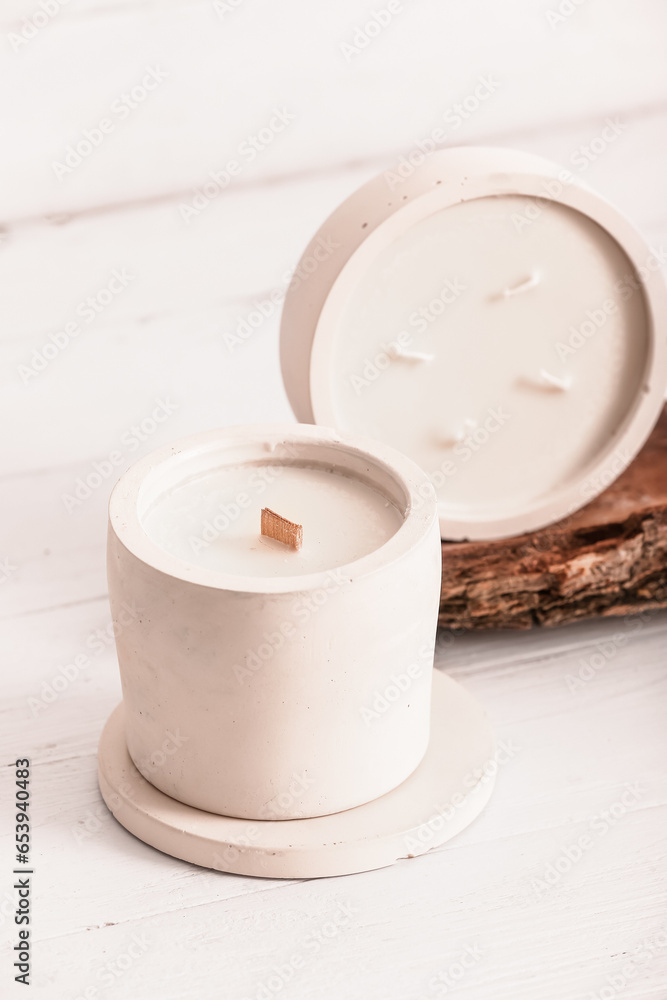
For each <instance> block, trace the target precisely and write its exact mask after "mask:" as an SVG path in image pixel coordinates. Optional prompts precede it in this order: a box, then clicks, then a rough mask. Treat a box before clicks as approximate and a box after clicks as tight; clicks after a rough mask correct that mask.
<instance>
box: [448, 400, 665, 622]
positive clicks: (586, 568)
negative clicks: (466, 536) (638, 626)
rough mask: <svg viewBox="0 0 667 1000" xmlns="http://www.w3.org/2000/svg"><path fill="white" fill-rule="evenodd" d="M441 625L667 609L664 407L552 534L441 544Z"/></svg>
mask: <svg viewBox="0 0 667 1000" xmlns="http://www.w3.org/2000/svg"><path fill="white" fill-rule="evenodd" d="M442 570H443V575H442V592H441V602H440V624H441V625H444V626H445V627H456V628H466V629H488V628H531V627H532V626H534V625H557V624H561V623H563V622H570V621H575V620H577V619H579V618H587V617H591V616H596V615H605V616H606V615H626V614H629V613H632V612H639V611H646V610H649V609H656V608H664V607H667V407H665V409H663V412H662V414H661V417H660V419H659V421H658V423H657V425H656V427H655V429H654V431H653V433H652V435H651V437H650V438H649V440H648V441H647V443H646V445H645V446H644V448H643V449H642V451H641V452H640V454H639V455H638V456H637V458H636V459H635V460H634V461H633V462H632V463H631V464H630V465H629V466H628V467H627V468H626V469H625V471H624V472H623V473H622V474H621V475H620V477H619V478H618V479H617V480H616V481H615V482H614V483H612V485H611V486H610V487H609V488H608V489H607V490H605V491H604V493H602V494H600V496H598V497H596V499H595V500H593V501H592V502H591V503H589V504H587V505H586V506H585V507H583V508H582V509H581V510H578V511H576V512H575V513H574V514H571V515H570V516H569V517H567V518H565V519H564V520H562V521H559V522H558V523H557V524H554V525H549V526H548V527H547V528H543V529H542V530H540V531H536V532H532V533H530V534H526V535H520V536H518V537H516V538H507V539H501V540H498V541H493V542H453V543H452V542H443V543H442Z"/></svg>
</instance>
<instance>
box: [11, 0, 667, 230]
mask: <svg viewBox="0 0 667 1000" xmlns="http://www.w3.org/2000/svg"><path fill="white" fill-rule="evenodd" d="M400 6H401V10H400V12H399V13H397V14H396V15H395V17H394V18H393V19H392V21H391V23H390V24H389V25H388V26H387V27H386V29H384V30H382V31H381V32H379V34H378V36H377V37H376V38H375V39H373V40H372V41H371V42H369V44H368V45H366V46H365V47H364V48H361V49H360V50H359V51H358V52H357V53H356V54H355V55H353V56H352V57H350V61H347V59H346V56H345V54H344V53H343V52H342V51H341V45H342V44H343V43H346V44H350V43H354V38H355V33H356V32H357V30H358V29H359V28H363V26H364V25H365V23H366V22H367V21H368V19H369V18H371V17H372V13H373V10H374V8H373V5H371V4H367V3H358V2H355V0H345V2H342V3H339V4H335V5H324V6H321V5H320V6H315V5H312V4H306V3H305V2H302V3H300V4H298V5H293V6H292V7H291V8H290V9H289V11H287V12H286V11H284V10H283V9H282V8H281V7H278V6H277V5H275V4H271V3H270V0H253V2H247V3H244V4H242V5H240V6H239V8H238V9H237V10H236V11H235V12H234V13H233V15H231V16H229V17H224V16H223V17H219V16H218V15H217V14H216V10H215V7H214V5H213V4H212V3H210V2H200V3H191V4H186V5H183V6H173V5H171V4H170V5H168V6H167V7H165V8H164V9H160V10H159V12H158V11H157V10H156V8H155V7H153V6H150V5H149V6H145V5H142V6H137V7H128V6H126V5H123V6H121V7H119V9H117V10H116V9H114V8H113V5H108V6H105V8H104V9H103V10H102V11H100V12H99V13H98V15H97V16H95V17H87V18H82V17H81V16H75V15H74V13H73V14H72V15H69V16H68V14H67V12H66V11H65V10H62V11H61V12H60V14H59V15H58V16H55V17H53V18H52V19H51V21H50V22H49V23H48V24H47V25H46V26H45V27H44V28H42V29H41V30H40V32H39V33H38V35H37V37H36V38H34V39H33V40H32V41H30V42H28V43H26V45H25V46H19V51H18V52H13V51H11V50H9V49H10V46H9V43H8V44H7V48H8V50H9V51H8V52H7V58H6V59H5V60H4V64H3V67H2V69H1V70H0V86H2V89H3V91H5V92H10V91H11V92H12V93H14V94H15V95H16V97H15V99H14V100H13V102H12V104H11V106H10V108H9V109H8V111H7V114H6V116H5V117H6V127H7V129H8V135H7V141H6V147H5V156H4V158H3V167H4V184H3V187H2V190H1V191H0V217H4V218H7V219H16V218H21V217H23V216H29V217H32V216H34V215H36V214H46V213H53V212H58V211H66V210H72V209H81V208H83V207H87V206H94V205H103V204H106V203H108V202H110V201H114V202H118V201H120V202H122V201H127V200H135V199H137V198H141V197H148V196H150V197H153V196H155V195H157V194H167V193H173V192H180V191H188V190H189V189H190V188H192V187H193V186H195V185H197V184H198V183H200V182H203V181H204V180H205V179H206V178H207V176H208V172H209V171H210V170H214V169H220V168H221V166H223V165H224V164H225V163H226V162H227V161H228V160H229V159H230V158H234V159H240V161H241V164H242V173H241V179H243V180H245V181H247V180H250V179H253V178H258V177H267V176H277V175H284V174H285V173H287V172H289V171H295V170H303V169H313V168H321V167H323V166H325V165H331V164H341V163H343V162H346V161H349V160H361V159H368V158H377V157H378V156H384V157H386V156H388V155H390V154H391V153H392V152H395V151H400V150H402V149H405V148H406V147H409V146H410V144H411V143H413V142H414V141H415V139H417V138H422V137H425V136H428V135H429V134H430V133H431V131H432V130H433V128H435V127H437V126H442V124H443V120H444V116H445V115H446V113H447V111H448V110H450V109H454V106H455V105H456V104H457V103H460V102H462V101H465V100H466V98H469V97H471V95H473V94H474V91H475V88H476V87H477V86H478V85H479V81H480V78H481V77H483V76H486V77H492V78H493V79H494V80H497V81H498V84H499V86H498V87H497V88H495V89H494V93H493V94H492V96H491V97H490V98H489V99H488V100H484V101H481V102H480V103H479V106H478V107H477V108H476V110H475V111H474V113H473V114H471V115H470V117H469V118H466V119H461V120H460V121H459V119H457V118H455V117H453V116H455V115H456V114H458V113H457V112H456V111H454V110H452V111H451V116H450V118H448V119H447V120H446V122H445V127H446V129H447V133H448V140H449V141H452V140H454V141H461V140H464V141H467V142H470V141H472V140H479V138H480V137H487V138H488V137H493V136H498V135H505V134H507V133H508V132H511V131H513V130H514V131H515V130H517V129H518V128H524V129H528V128H531V127H536V126H541V125H542V126H543V125H544V124H545V123H555V122H561V121H563V120H568V119H577V120H587V119H595V118H604V117H605V116H606V115H610V114H611V115H613V114H621V115H622V114H627V113H628V112H629V111H630V110H631V109H632V108H633V107H637V106H654V105H656V103H662V102H663V101H664V88H665V65H664V59H663V50H662V44H661V40H662V37H663V36H664V30H665V16H666V13H665V8H664V5H661V4H659V3H658V2H657V0H642V2H641V3H637V2H635V3H630V2H629V0H605V2H602V0H587V2H586V3H585V4H582V5H581V6H580V7H578V8H575V10H574V13H573V14H572V16H571V17H570V18H569V19H565V23H562V24H560V25H558V26H551V25H550V24H549V21H548V18H547V12H548V11H549V10H552V9H553V8H554V6H555V5H554V4H552V3H550V2H549V3H547V2H541V3H539V4H535V3H532V2H529V0H513V2H512V3H511V4H504V5H502V6H501V5H498V4H495V3H493V2H492V0H484V3H481V4H478V5H476V7H475V13H474V16H473V15H472V14H471V13H469V11H470V8H469V6H468V5H466V4H464V3H462V2H457V3H451V4H447V5H443V4H440V3H438V2H437V0H422V2H421V3H419V4H408V3H401V5H400ZM481 28H482V29H483V30H480V29H481ZM371 30H372V29H371ZM186 39H187V42H184V40H186ZM157 65H159V66H160V67H161V68H162V69H163V70H164V71H165V72H167V73H168V74H169V77H168V79H167V80H165V81H164V82H163V83H162V84H161V85H160V86H159V87H158V88H157V89H155V90H154V91H153V92H152V93H150V94H149V95H148V97H147V98H146V100H145V101H144V102H141V103H140V104H139V105H138V106H137V107H136V108H135V109H134V110H132V112H131V114H129V115H128V116H127V117H125V118H121V116H120V113H115V112H114V111H113V110H112V108H113V105H114V102H115V101H116V100H117V99H118V98H119V97H120V95H122V94H123V93H124V92H125V91H127V90H131V88H132V87H133V86H137V85H140V83H141V80H142V78H143V76H144V74H145V72H146V69H147V67H155V66H157ZM82 79H85V81H86V85H85V86H81V80H82ZM42 80H50V81H52V85H51V86H49V87H48V88H45V87H43V86H42V83H41V81H42ZM473 103H474V100H473ZM275 107H286V108H287V109H288V110H289V111H290V112H291V113H293V114H294V115H295V120H294V121H293V122H292V123H291V124H290V125H289V127H288V128H287V129H286V130H285V131H284V132H283V133H281V134H280V135H278V136H277V138H276V140H275V142H272V143H271V144H269V145H267V146H266V147H265V148H264V149H263V150H262V152H261V154H260V155H257V156H256V157H255V158H254V159H252V160H250V159H249V157H244V154H243V152H239V147H240V144H241V143H242V142H243V141H244V139H245V138H246V137H247V136H248V134H250V133H256V132H257V130H259V129H261V128H262V127H264V126H266V125H267V124H268V122H269V120H270V119H271V116H272V113H273V109H274V108H275ZM109 116H111V117H110V121H112V123H113V125H114V129H113V132H111V133H110V134H107V136H106V138H105V139H104V140H103V141H102V142H101V143H100V145H99V147H98V148H95V149H94V150H93V152H92V155H90V156H89V157H87V158H86V159H85V160H84V161H83V162H82V163H81V164H80V165H79V166H77V167H76V168H75V169H74V170H73V172H72V173H71V174H68V175H67V176H65V177H63V178H61V179H58V177H57V176H56V173H54V170H53V167H52V164H53V162H55V161H58V162H62V158H63V156H64V155H65V151H66V148H67V146H68V145H69V144H71V143H74V144H76V143H77V142H78V141H79V140H80V139H82V138H83V130H84V129H91V128H94V127H95V126H96V125H97V124H98V123H99V121H100V120H101V119H102V118H105V117H109ZM452 123H454V124H452Z"/></svg>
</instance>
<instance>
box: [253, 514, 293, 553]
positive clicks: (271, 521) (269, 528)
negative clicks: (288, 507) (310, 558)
mask: <svg viewBox="0 0 667 1000" xmlns="http://www.w3.org/2000/svg"><path fill="white" fill-rule="evenodd" d="M262 534H263V535H267V536H268V537H269V538H275V540H276V541H277V542H282V543H283V545H291V546H292V548H293V549H296V551H297V552H298V551H299V549H300V548H301V545H302V544H303V525H301V524H295V523H294V521H288V520H287V518H286V517H281V516H280V514H276V512H275V511H274V510H270V509H269V508H268V507H262Z"/></svg>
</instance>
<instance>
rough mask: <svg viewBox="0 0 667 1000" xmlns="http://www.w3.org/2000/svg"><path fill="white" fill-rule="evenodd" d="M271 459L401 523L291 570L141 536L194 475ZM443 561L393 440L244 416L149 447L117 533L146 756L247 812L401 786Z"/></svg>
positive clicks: (351, 798) (120, 504)
mask: <svg viewBox="0 0 667 1000" xmlns="http://www.w3.org/2000/svg"><path fill="white" fill-rule="evenodd" d="M267 461H270V462H271V463H272V465H273V466H274V467H278V468H280V467H281V466H292V467H294V466H297V467H303V468H306V469H311V468H313V469H319V470H323V469H324V470H327V471H330V472H332V473H334V474H337V475H342V476H345V477H349V478H350V479H352V480H358V481H359V482H361V483H363V484H365V485H366V486H368V487H371V488H372V489H373V490H374V491H377V493H379V494H380V495H381V496H382V497H383V498H384V499H385V500H386V502H387V503H388V504H390V505H393V507H395V508H396V510H397V511H398V515H397V524H398V525H399V526H398V528H397V530H396V531H395V532H394V533H393V534H392V535H391V537H389V538H388V539H387V540H386V541H384V542H383V543H382V544H380V545H379V547H378V548H375V549H374V550H373V551H370V552H368V553H367V554H365V555H364V556H363V557H362V558H359V559H356V560H355V561H352V562H348V563H347V564H343V565H335V564H334V565H332V568H331V569H325V570H320V571H318V572H314V573H309V574H308V575H292V576H258V575H255V576H240V575H232V574H230V573H228V572H225V570H224V560H223V563H222V564H221V567H220V569H217V568H216V567H212V566H210V565H205V566H202V565H201V564H198V563H197V562H196V561H195V560H187V559H185V558H183V557H182V555H176V554H174V553H173V552H171V551H167V548H165V547H163V546H161V545H160V544H158V543H157V542H156V541H155V539H154V538H153V537H151V535H150V534H149V533H148V532H147V530H146V521H147V518H148V517H149V515H150V511H151V509H154V507H155V505H156V504H159V503H160V502H161V500H162V499H163V498H164V497H166V496H169V494H170V493H172V492H173V491H174V490H177V489H178V488H179V487H180V486H182V485H183V484H184V483H186V484H187V483H193V482H196V481H198V480H201V482H202V489H206V480H207V477H208V476H210V475H211V474H213V473H215V472H216V470H220V469H225V468H227V467H230V468H231V467H235V468H238V467H242V466H245V465H247V466H248V467H249V468H252V467H253V466H258V465H261V464H262V463H266V462H267ZM250 499H251V502H252V503H255V502H256V505H257V532H258V533H259V508H260V507H261V501H260V500H258V499H256V498H255V497H251V498H250ZM440 573H441V553H440V536H439V530H438V517H437V504H436V499H435V492H434V490H433V487H432V485H431V483H430V481H429V480H428V477H427V476H426V474H425V473H423V472H422V471H421V470H420V469H419V467H418V466H417V465H415V464H414V463H413V462H412V461H411V460H409V459H408V458H406V457H404V456H403V455H402V454H400V453H399V452H397V451H394V450H393V449H391V448H389V447H386V446H384V445H380V444H377V443H374V442H369V441H367V440H366V439H364V438H359V437H356V436H352V435H347V434H346V435H339V434H337V433H336V432H334V431H332V430H328V429H326V428H325V429H323V428H320V427H314V426H300V425H292V426H280V425H278V426H276V425H266V426H251V427H233V428H228V429H223V430H216V431H209V432H206V433H202V434H198V435H195V436H193V437H190V438H187V439H185V440H183V441H180V442H177V443H176V444H174V445H172V446H169V447H165V448H162V449H159V450H158V451H155V452H153V453H152V454H151V455H149V456H147V457H146V458H144V459H142V460H140V461H139V462H137V463H136V464H135V465H134V466H132V467H131V468H130V469H129V470H128V471H127V472H126V473H125V474H124V475H123V477H122V478H121V479H120V481H119V482H118V484H117V485H116V487H115V489H114V491H113V494H112V497H111V502H110V517H109V544H108V578H109V593H110V600H111V608H112V614H113V619H114V623H115V629H116V645H117V650H118V659H119V663H120V672H121V680H122V687H123V698H124V705H125V725H126V738H127V745H128V749H129V752H130V755H131V757H132V759H133V761H134V763H135V764H136V766H137V768H138V770H139V771H140V772H141V774H142V775H143V776H144V777H145V778H147V780H148V781H150V782H151V783H152V784H153V785H154V786H155V787H156V788H158V789H160V790H161V791H162V792H165V793H166V794H167V795H169V796H171V797H172V798H174V799H177V800H179V801H180V802H184V803H186V804H188V805H191V806H195V807H197V808H200V809H204V810H207V811H210V812H214V813H217V814H220V815H226V816H235V817H240V818H247V819H253V820H255V819H260V820H261V819H292V818H297V817H311V816H319V815H326V814H330V813H334V812H338V811H341V810H344V809H348V808H351V807H354V806H357V805H359V804H362V803H365V802H368V801H371V800H372V799H375V798H377V797H379V796H381V795H383V794H384V793H385V792H387V791H389V790H391V789H393V788H395V787H397V786H398V785H399V784H400V783H401V782H402V781H403V780H405V778H407V777H408V775H410V774H411V773H412V772H413V771H414V769H415V768H416V767H417V766H418V764H419V763H420V761H421V760H422V757H423V755H424V753H425V751H426V747H427V744H428V739H429V712H430V699H431V679H432V662H433V649H434V643H435V632H436V623H437V613H438V604H439V596H440Z"/></svg>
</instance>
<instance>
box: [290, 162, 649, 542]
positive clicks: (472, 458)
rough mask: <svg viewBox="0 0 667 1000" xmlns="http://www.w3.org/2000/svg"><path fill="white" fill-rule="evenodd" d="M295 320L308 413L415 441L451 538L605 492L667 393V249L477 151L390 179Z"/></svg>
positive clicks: (339, 217) (547, 178)
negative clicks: (662, 255)
mask: <svg viewBox="0 0 667 1000" xmlns="http://www.w3.org/2000/svg"><path fill="white" fill-rule="evenodd" d="M324 238H326V239H327V240H329V242H330V243H331V245H333V246H335V247H337V248H338V249H337V250H336V252H335V253H332V254H331V255H330V257H328V258H327V259H326V260H324V261H322V262H320V264H319V266H318V268H317V269H316V270H315V271H314V272H313V273H312V274H309V276H308V279H307V281H304V280H299V281H295V282H294V284H293V285H292V286H291V287H290V290H289V292H288V295H287V297H286V299H285V306H284V310H283V320H282V326H281V363H282V370H283V379H284V382H285V387H286V389H287V392H288V395H289V398H290V401H291V403H292V406H293V408H294V411H295V413H296V414H297V417H298V418H299V419H300V420H302V421H306V420H310V421H313V422H315V423H318V424H320V425H323V426H336V427H340V428H342V429H345V430H354V431H358V432H361V433H364V434H366V435H369V436H372V437H374V438H376V439H377V440H380V441H383V442H386V443H388V444H391V445H392V446H393V447H396V448H399V449H401V450H402V451H403V452H404V453H405V454H407V455H409V456H410V457H411V458H413V459H414V460H415V461H417V462H418V463H419V464H420V465H421V467H422V468H423V469H424V470H425V471H426V472H427V473H428V474H429V475H430V476H431V479H432V481H433V483H434V484H435V486H436V488H437V490H438V507H439V514H440V528H441V532H442V535H443V537H444V538H497V537H503V536H506V535H514V534H520V533H522V532H525V531H528V530H531V529H534V528H538V527H541V526H543V525H545V524H549V523H551V522H553V521H557V520H559V519H560V518H562V517H564V516H565V515H567V514H568V513H570V512H571V511H573V510H576V509H577V508H579V507H581V506H583V505H584V504H585V503H587V502H588V501H589V500H591V499H592V498H593V497H595V496H597V494H598V493H600V492H601V491H602V490H603V489H605V487H606V486H608V485H609V484H610V483H611V482H613V480H614V479H615V478H616V477H617V476H618V475H619V474H620V472H622V470H623V469H624V468H625V466H626V465H627V464H628V463H629V462H630V461H631V459H632V458H633V457H634V455H635V454H636V453H637V451H638V450H639V448H640V447H641V446H642V444H643V443H644V441H645V440H646V438H647V437H648V434H649V433H650V431H651V429H652V427H653V425H654V423H655V420H656V419H657V417H658V414H659V413H660V410H661V408H662V404H663V397H664V390H665V385H666V384H667V342H666V339H665V333H664V330H665V328H667V295H666V293H665V286H664V282H663V280H662V276H661V274H660V267H659V265H660V261H659V257H658V256H657V255H656V254H655V253H653V252H652V250H651V248H650V247H648V246H647V245H646V244H645V243H644V241H643V240H642V239H641V237H640V236H639V234H638V233H637V232H636V231H635V230H634V229H633V228H632V226H631V225H630V224H629V223H628V222H627V220H626V219H624V218H623V216H622V215H621V214H620V213H619V212H617V211H616V210H615V209H614V208H613V207H612V206H611V205H609V204H608V203H607V202H605V201H604V200H603V199H602V198H600V197H599V196H597V195H596V194H595V193H594V192H593V191H591V190H590V189H589V188H588V187H586V186H585V185H584V184H583V183H582V182H581V181H580V180H579V179H578V178H576V177H574V176H573V175H572V173H571V172H569V171H567V170H562V169H560V168H558V167H556V166H554V165H553V164H550V163H548V162H546V161H543V160H541V159H538V158H536V157H533V156H530V155H528V154H524V153H517V152H513V151H510V150H501V149H475V148H471V147H466V148H461V149H449V150H445V151H441V152H440V153H437V154H435V155H433V156H431V157H422V159H421V161H420V164H419V165H418V166H416V167H415V168H414V169H411V170H410V171H407V170H404V171H403V172H399V174H395V173H392V172H391V171H388V172H386V173H385V174H383V175H380V176H379V177H377V178H375V179H374V180H372V181H370V182H369V183H368V184H367V185H365V186H364V187H363V188H361V189H360V190H359V191H357V192H355V194H353V195H352V196H351V197H350V198H349V199H348V200H347V201H346V202H344V203H343V204H342V205H341V206H340V207H339V208H338V209H336V211H335V212H334V213H333V214H332V215H331V216H330V218H329V219H328V220H327V221H326V222H325V223H324V225H323V226H322V228H321V229H320V231H319V232H318V233H317V234H316V236H315V237H314V239H313V241H312V242H311V245H310V246H309V247H308V248H307V249H306V251H305V254H304V260H308V259H309V256H310V255H312V254H314V252H315V247H316V246H317V245H318V240H319V241H321V240H322V239H324Z"/></svg>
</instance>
